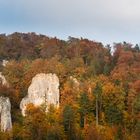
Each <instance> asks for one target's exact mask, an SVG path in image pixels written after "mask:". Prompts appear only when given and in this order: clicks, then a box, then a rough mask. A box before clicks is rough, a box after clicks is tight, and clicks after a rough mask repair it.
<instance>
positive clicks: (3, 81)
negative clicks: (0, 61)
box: [0, 72, 8, 86]
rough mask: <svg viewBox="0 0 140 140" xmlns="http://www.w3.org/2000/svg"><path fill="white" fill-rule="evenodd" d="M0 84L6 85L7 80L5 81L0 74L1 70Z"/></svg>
mask: <svg viewBox="0 0 140 140" xmlns="http://www.w3.org/2000/svg"><path fill="white" fill-rule="evenodd" d="M0 84H2V85H4V86H8V82H7V81H6V79H5V77H4V75H2V72H0Z"/></svg>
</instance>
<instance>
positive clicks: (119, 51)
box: [0, 33, 140, 140]
mask: <svg viewBox="0 0 140 140" xmlns="http://www.w3.org/2000/svg"><path fill="white" fill-rule="evenodd" d="M113 49H114V53H113V54H112V53H111V47H110V46H109V45H107V46H104V45H103V44H102V43H100V42H96V41H91V40H88V39H83V38H80V39H78V38H73V37H69V38H68V40H67V41H64V40H60V39H57V38H56V37H55V38H51V37H47V36H45V35H37V34H35V33H13V34H11V35H5V34H1V35H0V72H2V75H3V76H4V77H5V79H6V81H7V83H8V85H5V84H3V83H2V82H0V83H1V84H0V96H2V97H8V98H9V99H10V102H11V116H12V126H13V128H12V131H6V132H0V139H1V140H8V139H13V140H24V139H25V140H125V139H126V140H139V138H140V48H139V46H138V45H136V46H135V47H132V44H130V43H126V42H123V43H115V44H114V46H113ZM3 60H6V61H8V63H7V64H6V65H5V66H3V64H2V62H3ZM39 73H45V74H49V73H52V74H56V75H57V76H58V78H59V82H60V86H59V91H60V96H59V102H60V103H59V108H55V107H54V106H52V105H50V106H49V107H48V111H47V112H45V109H46V108H45V109H44V106H43V105H41V106H35V105H34V104H29V105H28V106H27V110H26V113H27V115H26V116H25V117H24V116H22V113H21V110H20V102H21V100H22V99H23V98H24V97H25V96H27V94H28V88H29V87H30V85H31V83H32V79H33V78H34V77H35V76H36V75H37V74H39ZM0 81H2V80H0ZM51 88H52V87H51Z"/></svg>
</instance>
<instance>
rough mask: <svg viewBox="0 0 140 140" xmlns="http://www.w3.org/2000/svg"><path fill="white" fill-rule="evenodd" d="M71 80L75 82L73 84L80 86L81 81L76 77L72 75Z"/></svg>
mask: <svg viewBox="0 0 140 140" xmlns="http://www.w3.org/2000/svg"><path fill="white" fill-rule="evenodd" d="M70 80H71V81H72V82H73V84H74V86H75V87H76V88H79V86H80V83H79V81H78V80H77V79H76V78H75V77H73V76H70Z"/></svg>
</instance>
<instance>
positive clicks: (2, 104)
mask: <svg viewBox="0 0 140 140" xmlns="http://www.w3.org/2000/svg"><path fill="white" fill-rule="evenodd" d="M0 120H1V122H0V126H1V131H3V132H5V131H9V130H11V129H12V121H11V103H10V100H9V98H7V97H0Z"/></svg>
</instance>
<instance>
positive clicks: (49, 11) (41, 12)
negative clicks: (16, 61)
mask: <svg viewBox="0 0 140 140" xmlns="http://www.w3.org/2000/svg"><path fill="white" fill-rule="evenodd" d="M0 5H1V6H5V7H8V8H9V9H10V7H11V8H12V7H13V9H12V11H13V15H17V20H16V19H15V22H19V21H18V20H19V19H20V21H21V23H22V22H23V24H24V25H26V24H27V26H28V27H29V25H28V24H30V26H31V25H33V26H34V28H37V27H38V28H40V31H42V30H43V29H44V30H46V32H47V31H49V32H51V33H54V34H56V35H57V33H58V32H59V34H61V35H62V34H64V35H68V34H73V35H77V36H79V35H81V36H84V35H85V36H87V37H91V38H92V37H93V38H94V36H95V39H96V38H97V39H99V40H100V38H101V40H109V39H110V40H111V41H112V40H113V39H114V38H117V37H118V38H119V39H120V40H121V39H122V40H123V39H130V38H131V37H133V36H132V35H133V34H135V35H138V34H139V31H140V29H139V25H140V8H139V6H140V1H139V0H11V3H9V1H8V2H7V1H4V0H0ZM1 6H0V8H1ZM19 17H21V18H19ZM15 18H16V17H15ZM22 18H23V20H22ZM36 30H37V29H36ZM38 30H39V29H38ZM72 32H73V33H72ZM103 36H104V37H103ZM102 38H103V39H102ZM135 38H137V40H138V37H135ZM114 41H115V40H114ZM130 41H131V40H130Z"/></svg>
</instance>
